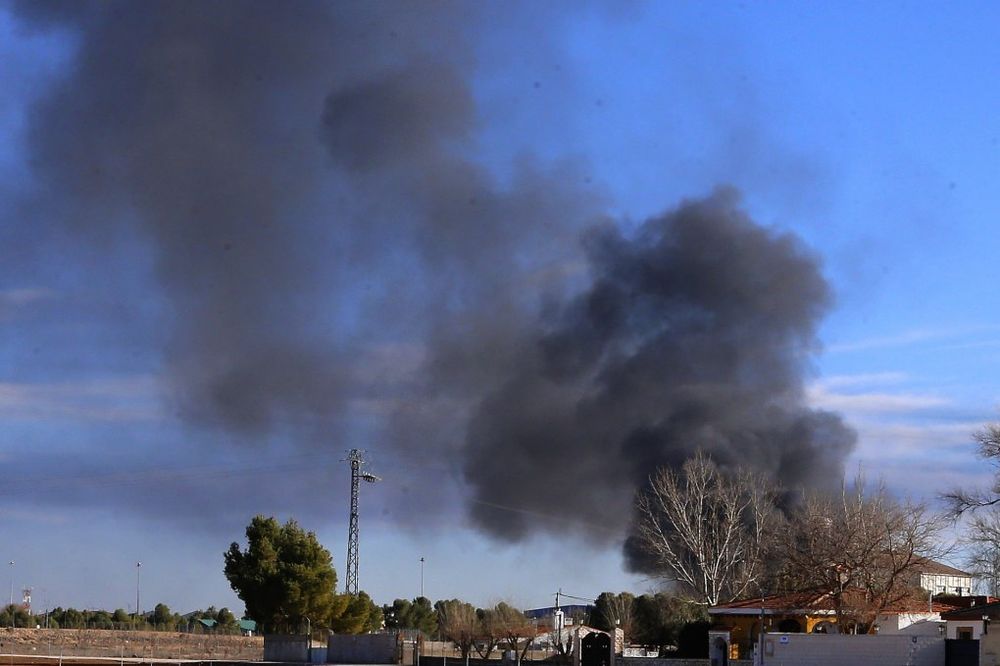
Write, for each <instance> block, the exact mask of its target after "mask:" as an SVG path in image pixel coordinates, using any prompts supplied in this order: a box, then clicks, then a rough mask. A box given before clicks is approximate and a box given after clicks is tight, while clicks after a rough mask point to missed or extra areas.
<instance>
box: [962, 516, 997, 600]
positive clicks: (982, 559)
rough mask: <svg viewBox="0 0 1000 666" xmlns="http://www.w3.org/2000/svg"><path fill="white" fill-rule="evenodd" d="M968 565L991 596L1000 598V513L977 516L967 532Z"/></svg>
mask: <svg viewBox="0 0 1000 666" xmlns="http://www.w3.org/2000/svg"><path fill="white" fill-rule="evenodd" d="M965 540H966V542H967V543H968V544H969V548H968V552H967V557H966V565H967V566H968V568H969V571H970V572H971V573H972V575H973V576H975V578H976V580H977V581H978V582H979V584H980V585H981V586H982V587H983V588H985V591H986V593H987V594H989V595H990V596H994V597H1000V511H998V510H997V509H996V508H994V509H991V510H989V511H984V512H982V513H978V514H976V516H975V517H974V518H973V519H972V522H971V523H970V524H969V526H968V528H967V529H966V532H965Z"/></svg>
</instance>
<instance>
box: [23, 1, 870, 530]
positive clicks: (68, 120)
mask: <svg viewBox="0 0 1000 666" xmlns="http://www.w3.org/2000/svg"><path fill="white" fill-rule="evenodd" d="M14 7H15V11H16V12H17V14H18V16H19V17H20V19H21V23H22V25H23V26H24V27H25V28H27V29H34V30H59V31H63V32H64V33H65V34H67V35H69V36H70V38H71V39H72V41H73V43H74V44H75V52H74V55H73V57H72V58H73V60H72V63H71V66H70V67H68V68H67V71H66V73H65V74H64V76H62V78H60V79H59V80H58V81H56V82H55V83H54V84H53V86H52V88H51V89H50V90H49V91H48V93H47V94H46V95H44V96H42V97H41V99H40V100H39V102H38V104H37V105H36V107H35V108H34V109H33V110H32V112H31V114H30V125H29V142H28V143H29V149H30V166H31V170H32V173H33V174H34V175H35V177H36V179H37V182H38V184H39V188H40V190H41V196H40V197H38V199H37V201H36V202H35V207H36V210H37V211H38V217H39V218H44V219H46V220H57V221H58V224H59V225H61V226H62V227H63V228H65V229H69V230H71V231H72V233H75V234H78V235H79V236H80V237H81V238H85V239H87V241H88V242H90V243H93V244H96V245H98V246H100V247H101V248H102V249H104V250H106V251H109V252H111V251H115V250H116V249H117V248H118V246H119V245H120V244H121V243H124V242H125V241H124V240H122V239H127V240H128V242H134V241H136V239H137V240H138V242H141V243H142V244H144V247H146V248H148V254H149V258H150V261H151V262H152V264H153V266H154V274H155V277H156V281H157V284H158V285H159V287H160V288H161V289H162V294H163V296H164V301H165V303H166V309H167V314H166V315H165V319H166V321H167V323H168V325H167V326H166V328H167V331H168V333H167V334H166V336H165V337H166V341H165V342H164V343H163V344H162V347H161V348H160V349H159V350H158V351H159V353H161V354H162V357H163V367H164V376H165V384H166V386H167V389H168V395H169V396H170V400H171V401H172V403H174V404H176V407H177V410H178V413H179V414H180V415H181V418H182V419H184V421H185V422H186V423H189V424H192V425H193V427H194V428H195V429H197V430H198V431H199V432H201V433H203V437H206V438H208V439H209V440H211V441H214V442H216V445H217V447H218V449H219V450H226V447H227V446H229V445H228V443H227V442H228V440H229V437H230V436H231V434H234V435H237V436H238V437H239V439H240V440H241V441H243V440H245V441H250V442H260V441H267V440H268V438H271V437H275V436H276V434H280V435H282V436H286V437H287V436H288V435H289V433H291V434H292V435H294V437H295V439H296V440H297V442H298V443H297V446H298V447H300V448H302V449H308V450H313V451H326V452H333V453H339V452H340V451H341V450H342V449H343V448H346V446H348V444H347V442H351V444H355V443H359V444H362V445H367V446H368V447H369V448H371V449H373V450H374V451H376V452H377V451H379V450H380V449H381V450H383V451H384V455H382V456H380V459H381V460H382V461H385V462H388V461H392V462H391V463H390V464H389V465H388V466H387V467H386V468H384V469H382V470H380V471H381V472H382V473H383V474H384V475H385V476H386V477H387V479H388V480H390V481H391V480H393V476H392V471H393V469H392V465H393V464H397V465H401V466H405V465H411V467H409V468H406V469H407V470H408V471H407V472H406V473H405V474H398V475H397V476H396V477H395V478H396V479H397V480H398V482H397V483H395V484H386V485H387V486H389V489H388V490H387V491H386V492H389V493H395V494H396V495H397V497H396V499H397V500H398V501H395V502H394V503H393V504H392V505H391V506H390V507H388V508H387V509H386V510H387V511H391V512H393V515H395V516H397V517H398V518H400V519H402V518H403V517H404V516H406V515H408V512H415V513H418V514H419V513H421V512H423V513H426V511H427V509H428V507H440V506H442V503H443V502H445V501H447V500H448V499H450V498H451V497H452V496H454V495H458V496H461V497H463V498H465V499H468V500H470V503H469V504H468V506H469V507H470V509H469V511H470V515H471V517H472V519H473V521H474V522H475V524H476V525H477V526H478V527H480V528H482V529H483V530H485V531H486V532H488V533H490V534H492V535H495V536H499V537H503V538H508V539H517V538H521V537H523V536H525V535H527V534H529V533H531V532H532V531H533V529H536V528H537V529H544V530H551V529H554V528H555V529H565V530H569V531H578V532H583V533H587V534H592V535H612V536H613V537H614V538H618V537H620V536H622V534H623V533H624V532H625V529H624V527H622V526H623V525H624V524H625V523H626V522H627V520H628V517H629V515H630V504H631V501H632V497H633V494H634V491H635V489H636V488H637V487H639V486H641V484H642V483H643V482H644V479H645V478H646V476H647V475H648V474H649V473H650V471H652V469H653V467H655V466H656V465H661V464H668V465H674V464H678V463H679V462H680V461H682V460H683V459H684V458H685V457H686V456H688V455H689V454H690V453H691V452H693V451H694V450H696V449H699V448H700V449H703V450H706V451H708V452H710V453H711V454H712V455H713V456H714V457H715V458H716V459H717V460H719V461H720V462H722V463H723V464H733V465H735V464H743V463H745V464H750V465H753V466H756V467H759V468H760V469H763V470H765V471H768V472H770V473H772V474H774V475H775V476H776V477H778V478H780V479H782V480H783V481H784V482H785V483H787V484H806V485H812V484H822V483H823V482H825V481H826V480H829V479H832V478H836V477H837V476H838V475H839V474H840V473H841V471H842V462H843V459H844V456H845V455H846V453H847V451H848V450H849V449H850V446H851V443H852V441H853V437H852V434H851V433H850V432H849V431H848V430H847V429H846V428H845V427H844V426H843V424H842V423H841V421H840V419H839V418H838V417H836V416H835V415H832V414H828V413H824V412H818V411H815V410H811V409H809V408H808V407H807V406H806V405H805V403H804V399H803V390H802V388H803V387H802V377H803V373H804V372H805V371H806V370H807V368H808V361H809V358H810V354H811V353H812V352H813V351H814V334H815V328H816V325H817V322H818V321H819V318H820V317H821V316H822V314H823V313H824V312H825V310H826V309H827V307H828V306H829V302H830V295H829V290H828V288H827V286H826V284H825V282H824V280H823V278H822V277H821V275H820V272H819V270H818V266H817V261H816V259H815V258H814V257H813V256H812V255H811V254H810V253H809V252H807V251H806V250H805V249H804V248H803V247H802V246H801V244H800V243H799V242H798V241H797V240H796V239H795V238H793V237H791V236H789V235H782V234H778V233H776V232H772V231H768V230H765V229H763V228H761V227H759V226H757V225H755V224H754V223H753V222H752V221H751V220H750V219H749V218H748V217H747V216H746V214H745V213H743V212H742V211H741V210H740V208H739V206H738V203H737V201H736V197H735V195H734V194H733V193H732V192H728V191H720V192H719V193H717V194H714V195H712V196H710V197H708V198H706V199H703V200H698V201H691V202H687V203H684V204H683V205H681V206H680V207H679V208H677V209H676V210H674V211H671V212H669V213H667V214H665V215H663V216H661V217H657V218H654V219H651V220H649V221H647V222H646V223H644V224H643V225H642V226H641V227H640V228H639V229H637V230H635V231H634V232H629V233H626V232H624V231H622V229H623V227H624V226H626V225H625V223H624V222H620V223H615V222H613V221H606V222H603V223H601V224H598V225H596V226H595V221H596V220H599V219H602V209H603V207H604V206H603V201H604V196H603V195H602V194H601V193H600V192H599V191H595V188H594V187H593V186H592V185H590V184H589V178H587V177H586V173H585V172H586V165H584V164H580V163H577V162H574V161H572V160H567V161H566V162H564V163H561V164H557V165H555V166H551V165H544V166H542V165H539V164H538V163H537V162H536V161H535V160H533V158H532V157H531V156H525V157H524V158H523V159H522V160H521V161H519V162H518V163H517V164H516V165H514V167H513V168H512V169H511V171H510V173H509V174H505V176H504V178H502V179H500V178H498V177H497V176H495V175H494V174H493V173H492V172H491V170H489V169H487V168H486V167H484V166H483V165H482V164H481V163H479V162H478V161H477V160H476V159H475V157H474V156H475V154H476V145H475V139H476V136H477V132H478V131H479V130H480V129H481V128H480V126H479V123H480V117H479V111H478V109H477V105H476V99H475V96H474V94H473V87H472V85H471V83H470V80H471V77H472V76H473V75H474V73H475V70H474V66H475V62H476V58H475V55H474V52H473V49H472V48H471V47H470V44H472V43H474V42H475V41H476V39H475V37H476V34H477V32H479V31H482V30H485V29H488V28H489V26H490V25H491V21H490V17H489V16H488V13H489V12H490V11H492V9H491V8H490V7H489V6H487V5H483V6H478V5H473V4H468V3H466V4H460V5H449V4H433V5H432V4H425V3H419V4H416V3H398V4H396V3H346V2H344V3H325V2H308V1H291V2H280V3H279V2H269V1H268V2H255V1H245V2H209V1H206V2H199V3H182V2H173V1H169V2H155V1H151V2H142V3H138V2H102V3H76V2H65V3H60V2H26V3H23V4H18V5H15V6H14ZM531 7H532V5H526V6H516V7H515V6H512V9H511V11H522V12H523V11H525V9H526V8H527V9H528V13H527V14H526V15H525V20H526V21H527V20H532V21H533V17H532V16H531V15H530V12H531V11H534V10H532V9H531ZM484 14H486V16H484ZM550 14H552V15H550V16H549V19H552V20H555V16H554V14H557V12H555V10H552V11H551V12H550ZM524 83H525V84H526V87H528V88H530V82H524ZM581 238H582V239H583V242H582V244H581V243H580V239H581ZM123 279H127V276H125V277H123ZM151 339H159V337H158V336H151ZM204 433H209V434H207V435H205V434H204ZM359 437H363V438H365V439H366V441H361V442H357V439H358V438H359ZM279 441H280V440H279ZM150 454H151V455H155V456H164V455H168V454H167V453H166V452H162V451H151V452H150ZM430 460H434V461H439V462H436V463H435V465H438V466H440V467H442V468H443V469H444V473H442V472H441V471H439V470H438V469H434V471H432V472H428V474H432V475H433V476H428V477H427V478H426V479H422V480H419V481H417V482H408V481H406V480H405V479H407V478H409V477H411V476H412V474H411V473H410V471H409V470H410V469H418V470H419V469H423V468H427V467H426V466H428V465H429V463H428V461H430ZM90 464H93V461H91V463H90ZM422 466H424V467H422ZM448 474H451V475H452V478H453V480H454V481H456V483H453V484H447V483H446V484H442V483H441V482H440V481H441V479H442V478H448ZM407 484H409V485H407ZM290 485H292V486H294V484H290ZM293 489H294V488H293ZM178 490H179V489H178V488H173V489H171V488H165V489H164V491H163V492H167V493H173V494H175V495H179V494H181V493H179V492H174V491H178ZM204 492H208V490H205V491H204ZM198 493H199V491H198V489H197V488H190V487H185V488H184V489H183V496H184V497H186V498H188V499H190V500H192V501H198V500H199V495H198ZM295 496H297V493H295V492H292V493H290V494H289V495H288V497H295ZM282 497H284V499H286V500H287V499H288V498H287V497H285V496H282ZM276 501H277V500H276ZM288 501H293V500H288ZM264 510H269V509H267V508H265V509H264ZM595 526H597V528H596V529H595Z"/></svg>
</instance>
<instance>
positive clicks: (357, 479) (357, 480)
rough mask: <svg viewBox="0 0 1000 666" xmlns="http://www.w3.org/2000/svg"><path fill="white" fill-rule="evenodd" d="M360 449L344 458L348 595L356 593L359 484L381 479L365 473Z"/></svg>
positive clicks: (353, 450) (352, 450)
mask: <svg viewBox="0 0 1000 666" xmlns="http://www.w3.org/2000/svg"><path fill="white" fill-rule="evenodd" d="M363 453H364V452H363V451H361V449H351V450H350V452H349V453H348V454H347V458H345V461H346V462H349V463H351V521H350V526H349V527H348V530H347V585H346V588H345V590H346V592H347V593H348V594H357V593H358V496H359V495H360V494H361V493H360V491H361V482H362V481H365V482H366V483H375V482H376V481H381V480H382V479H381V478H379V477H377V476H375V475H374V474H372V473H371V472H368V471H365V469H364V465H365V459H364V455H363Z"/></svg>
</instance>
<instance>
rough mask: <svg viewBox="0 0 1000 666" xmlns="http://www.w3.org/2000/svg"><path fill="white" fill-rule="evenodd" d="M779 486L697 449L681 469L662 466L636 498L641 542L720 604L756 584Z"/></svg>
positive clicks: (675, 574)
mask: <svg viewBox="0 0 1000 666" xmlns="http://www.w3.org/2000/svg"><path fill="white" fill-rule="evenodd" d="M775 496H776V491H775V488H774V486H773V484H771V483H770V482H769V481H767V480H766V479H764V478H763V477H761V476H759V475H756V474H753V473H752V472H750V471H748V470H744V469H740V470H736V471H735V472H734V473H732V474H725V473H723V472H722V470H720V469H719V467H718V466H717V465H716V464H715V463H714V462H713V461H712V460H711V459H709V458H708V457H707V456H705V455H703V454H701V453H699V454H698V455H696V456H695V457H694V458H691V459H690V460H688V461H687V462H685V463H684V465H683V467H682V468H681V470H680V472H679V473H678V472H675V471H674V470H672V469H668V468H660V469H658V470H657V471H656V472H655V473H654V474H653V475H652V476H651V477H650V478H649V487H648V489H647V490H646V491H645V492H643V493H641V494H640V495H639V497H638V499H637V509H638V517H637V534H638V538H639V545H640V547H641V548H643V550H645V551H646V552H647V553H648V554H649V555H651V556H652V557H653V558H654V560H655V561H656V562H657V563H658V564H659V566H660V567H661V569H662V571H663V575H664V577H666V578H668V579H669V580H673V581H675V582H676V583H678V584H679V585H680V586H681V587H682V588H683V589H684V591H685V592H687V593H688V594H690V595H691V596H692V598H693V599H694V600H696V601H699V602H702V603H706V604H709V605H715V604H718V603H720V602H725V601H730V600H732V599H735V598H738V597H741V596H743V595H746V594H748V593H749V592H751V591H757V587H758V584H759V582H760V581H761V580H762V576H763V572H764V565H765V551H766V544H765V541H766V538H767V537H768V530H769V526H770V525H771V523H772V522H773V520H774V518H775V513H776V512H775V509H774V501H775Z"/></svg>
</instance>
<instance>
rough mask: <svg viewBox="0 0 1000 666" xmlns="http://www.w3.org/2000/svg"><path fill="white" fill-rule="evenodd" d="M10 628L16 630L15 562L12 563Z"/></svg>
mask: <svg viewBox="0 0 1000 666" xmlns="http://www.w3.org/2000/svg"><path fill="white" fill-rule="evenodd" d="M7 608H8V609H9V610H10V628H11V629H13V628H14V615H15V614H14V560H11V561H10V605H9V606H7Z"/></svg>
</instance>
